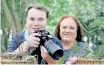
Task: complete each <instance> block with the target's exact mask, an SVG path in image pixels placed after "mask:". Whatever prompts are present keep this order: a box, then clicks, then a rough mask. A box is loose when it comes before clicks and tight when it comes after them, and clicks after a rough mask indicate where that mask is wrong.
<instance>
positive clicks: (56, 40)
mask: <svg viewBox="0 0 104 65" xmlns="http://www.w3.org/2000/svg"><path fill="white" fill-rule="evenodd" d="M51 39H52V41H53V42H55V43H56V44H57V45H59V46H60V47H61V48H62V44H61V41H60V40H59V39H58V38H57V37H56V36H53V35H52V38H51Z"/></svg>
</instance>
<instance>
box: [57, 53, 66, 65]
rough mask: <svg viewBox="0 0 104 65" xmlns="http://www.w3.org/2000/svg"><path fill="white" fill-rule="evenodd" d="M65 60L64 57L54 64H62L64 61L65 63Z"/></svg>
mask: <svg viewBox="0 0 104 65" xmlns="http://www.w3.org/2000/svg"><path fill="white" fill-rule="evenodd" d="M65 59H66V55H64V56H63V57H62V58H60V60H58V61H57V62H56V64H63V63H64V61H65Z"/></svg>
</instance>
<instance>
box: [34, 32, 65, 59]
mask: <svg viewBox="0 0 104 65" xmlns="http://www.w3.org/2000/svg"><path fill="white" fill-rule="evenodd" d="M34 33H39V34H41V36H36V37H39V38H40V45H43V46H44V47H45V48H46V50H47V51H48V52H49V55H51V56H52V57H53V58H54V59H55V60H59V59H60V58H61V57H62V56H63V50H62V49H61V48H60V47H59V46H58V45H57V44H56V43H55V42H54V41H53V40H52V38H53V37H52V36H51V35H50V33H49V32H48V31H46V30H37V31H35V32H34ZM39 47H40V46H39Z"/></svg>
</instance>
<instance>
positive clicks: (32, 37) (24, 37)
mask: <svg viewBox="0 0 104 65" xmlns="http://www.w3.org/2000/svg"><path fill="white" fill-rule="evenodd" d="M48 13H49V12H48V10H47V9H46V8H45V7H43V6H31V7H29V8H28V10H27V12H26V27H27V30H26V31H24V32H21V33H18V34H17V35H15V36H13V38H12V40H11V42H10V44H9V46H8V51H9V52H13V53H16V54H19V55H21V56H23V55H28V54H31V55H35V54H36V55H38V56H37V57H38V63H39V64H40V63H41V60H42V58H41V53H38V54H37V53H36V52H37V50H36V48H38V47H39V45H40V38H39V37H36V36H41V35H40V34H39V33H34V31H35V30H45V27H46V25H47V18H48ZM52 40H53V41H54V42H56V44H57V45H59V46H60V47H61V43H60V41H59V40H58V39H57V38H56V37H53V38H52ZM31 50H32V51H31ZM42 55H44V54H43V52H42Z"/></svg>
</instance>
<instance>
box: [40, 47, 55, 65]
mask: <svg viewBox="0 0 104 65" xmlns="http://www.w3.org/2000/svg"><path fill="white" fill-rule="evenodd" d="M40 48H41V56H42V58H43V59H44V60H46V61H47V63H48V64H56V61H55V60H54V59H53V58H52V57H51V56H50V55H49V54H48V51H47V50H46V49H45V47H44V46H41V47H40Z"/></svg>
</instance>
